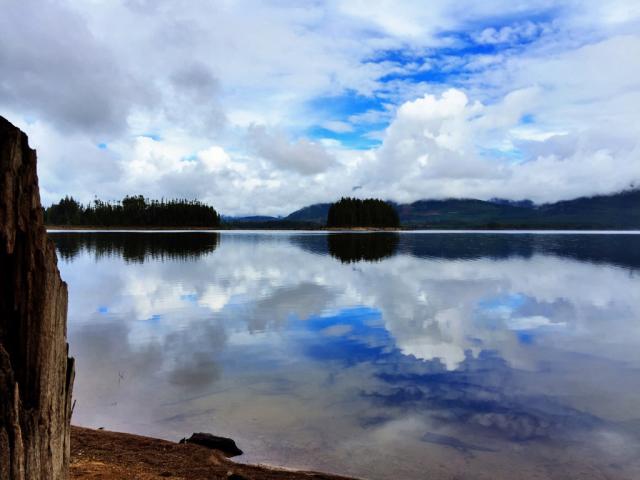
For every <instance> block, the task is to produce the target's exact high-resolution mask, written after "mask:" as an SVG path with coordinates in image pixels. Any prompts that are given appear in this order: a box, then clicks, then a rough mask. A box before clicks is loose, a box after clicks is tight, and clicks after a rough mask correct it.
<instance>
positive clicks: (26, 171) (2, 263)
mask: <svg viewBox="0 0 640 480" xmlns="http://www.w3.org/2000/svg"><path fill="white" fill-rule="evenodd" d="M66 322H67V286H66V284H65V283H64V282H63V281H62V279H61V278H60V273H59V272H58V267H57V261H56V253H55V249H54V246H53V243H52V242H51V240H49V239H48V238H47V233H46V230H45V227H44V222H43V214H42V207H41V204H40V192H39V189H38V177H37V173H36V152H35V151H34V150H32V149H31V148H29V143H28V139H27V136H26V135H25V134H24V133H23V132H21V131H20V130H19V129H18V128H16V127H15V126H13V125H12V124H11V123H9V122H8V121H7V120H6V119H4V118H2V117H0V479H2V480H4V479H9V480H39V479H54V480H58V479H65V478H67V476H68V469H69V432H70V427H69V421H70V417H71V389H72V384H73V376H74V366H73V359H70V358H68V345H67V343H66Z"/></svg>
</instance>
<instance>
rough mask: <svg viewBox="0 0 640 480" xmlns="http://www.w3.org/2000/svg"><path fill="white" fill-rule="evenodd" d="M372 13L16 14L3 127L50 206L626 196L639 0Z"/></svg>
mask: <svg viewBox="0 0 640 480" xmlns="http://www.w3.org/2000/svg"><path fill="white" fill-rule="evenodd" d="M365 3H366V5H365ZM365 3H363V2H361V1H349V2H339V3H338V2H334V1H331V0H327V1H326V2H310V3H309V4H305V5H304V8H302V7H300V6H299V5H298V4H295V5H287V3H286V2H275V3H269V2H267V3H263V4H260V5H256V4H255V3H250V4H248V3H245V2H244V1H239V2H192V3H190V4H189V5H188V6H187V7H185V6H184V5H178V4H174V3H173V2H145V1H122V2H117V1H115V2H89V3H77V2H68V1H64V0H61V1H57V2H50V1H46V2H44V3H43V2H35V1H33V0H25V1H18V0H9V1H8V2H6V5H4V10H3V15H2V16H1V17H0V70H2V72H3V81H2V84H1V85H0V112H2V114H3V115H6V116H7V117H8V118H9V119H10V120H11V121H13V122H14V123H17V124H19V125H20V126H21V127H22V128H23V129H25V130H26V131H27V133H28V134H29V135H30V138H31V141H32V144H33V145H34V146H36V147H37V148H38V150H39V159H40V182H41V186H42V188H43V198H44V200H45V203H49V202H51V201H54V200H57V199H58V198H59V197H60V196H63V195H65V194H72V195H75V196H77V197H79V198H81V199H82V200H84V201H87V200H90V199H91V198H92V197H93V196H94V194H97V195H98V196H100V197H103V198H110V199H113V198H117V197H120V196H122V195H124V194H127V193H135V192H140V193H143V194H146V195H152V196H164V197H169V196H178V195H179V196H187V197H198V198H200V199H203V200H206V201H211V202H213V203H214V204H215V206H216V207H217V208H218V209H219V210H221V211H222V212H223V213H228V214H238V213H249V212H253V213H270V214H286V213H288V212H290V211H292V210H294V209H295V208H298V207H301V206H304V205H305V204H309V203H313V202H317V201H328V200H332V199H335V198H336V197H338V196H340V195H344V194H348V193H350V192H351V189H352V188H353V186H354V185H362V186H363V188H362V189H360V190H359V194H362V195H373V196H382V197H386V198H392V199H395V200H399V201H407V200H415V199H419V198H425V197H441V196H465V197H469V196H477V197H481V198H488V197H493V196H503V197H518V198H521V197H524V196H530V197H532V198H533V199H535V200H538V201H551V200H556V199H560V198H569V197H572V196H575V195H588V194H593V193H607V192H610V191H613V190H618V189H621V188H625V187H627V186H628V185H630V184H631V183H633V182H637V181H638V178H639V176H640V175H639V174H638V168H639V167H638V164H639V161H638V138H640V122H639V121H638V105H640V93H639V92H640V83H639V82H640V80H638V79H640V60H639V58H640V55H638V54H637V52H638V51H640V36H639V35H638V33H637V32H638V28H637V27H638V26H639V25H640V24H639V22H640V12H638V8H637V6H636V5H635V3H634V2H629V1H623V0H616V1H615V2H609V3H607V4H606V5H605V4H602V3H601V2H596V1H589V2H577V1H573V0H567V1H565V2H562V3H561V5H560V6H558V4H557V2H550V1H547V0H535V1H532V2H526V3H522V2H506V1H500V0H492V1H489V2H482V3H478V2H457V3H452V2H449V1H440V0H438V1H435V2H429V4H428V5H427V4H425V3H424V2H419V1H410V2H403V3H402V4H401V5H398V4H397V2H387V1H383V0H380V1H374V2H365ZM365 6H366V8H365ZM495 12H501V15H499V16H498V17H496V15H495ZM541 18H542V19H543V20H539V19H541ZM213 25H215V28H213V27H212V26H213ZM246 32H251V35H247V34H245V33H246ZM17 39H20V40H19V41H18V40H17ZM474 41H475V42H480V43H483V44H485V45H489V46H490V48H489V49H483V50H482V53H481V54H479V53H473V49H471V50H468V49H467V50H463V51H462V53H459V54H457V53H456V48H459V47H467V46H469V44H470V42H474ZM443 46H446V47H447V48H448V50H446V51H442V50H440V48H441V47H443ZM492 49H495V50H492ZM469 52H471V53H469ZM407 75H418V76H419V77H420V80H419V81H417V80H416V78H414V77H412V78H408V77H407ZM432 77H433V79H432ZM447 92H448V93H447ZM340 95H347V96H348V98H352V99H354V102H355V103H354V104H356V105H357V108H356V109H355V110H352V107H353V105H351V104H349V102H348V101H347V104H346V105H345V103H344V99H342V98H340V99H339V101H337V102H334V101H333V100H332V99H333V98H336V96H338V97H339V96H340ZM369 102H370V105H369V104H368V103H369ZM524 116H527V118H529V119H530V121H528V122H522V121H521V119H522V117H524ZM317 127H324V128H327V129H329V130H331V131H333V132H336V133H345V134H346V133H348V134H350V135H348V137H349V139H350V141H351V137H354V138H355V139H356V140H357V139H358V135H359V136H360V138H361V139H362V140H363V141H364V143H366V140H367V139H375V140H382V145H381V146H380V147H371V148H370V149H369V150H351V149H350V148H347V147H345V146H341V145H340V144H337V143H336V142H335V141H328V140H326V139H322V138H313V137H311V138H310V133H309V132H313V131H317ZM356 127H357V128H356ZM356 132H357V135H356ZM150 137H151V138H155V139H156V140H152V139H151V138H150ZM103 143H104V144H106V145H107V148H106V149H100V148H97V145H98V144H103ZM354 144H355V143H354ZM206 152H208V153H206Z"/></svg>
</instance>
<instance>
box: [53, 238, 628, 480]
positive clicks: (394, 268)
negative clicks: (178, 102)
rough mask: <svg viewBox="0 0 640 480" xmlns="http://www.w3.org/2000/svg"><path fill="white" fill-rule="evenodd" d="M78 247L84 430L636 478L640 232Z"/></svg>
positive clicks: (341, 463) (328, 464)
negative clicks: (204, 433)
mask: <svg viewBox="0 0 640 480" xmlns="http://www.w3.org/2000/svg"><path fill="white" fill-rule="evenodd" d="M67 235H78V239H77V240H78V242H79V243H80V244H81V248H76V249H75V250H74V251H75V252H77V253H75V254H74V255H67V256H65V257H63V260H62V261H61V262H60V266H61V270H62V273H63V277H64V278H65V279H66V280H67V282H68V283H69V286H70V317H69V337H70V342H71V349H72V353H73V354H74V355H75V356H76V357H77V359H78V379H77V382H76V389H75V390H76V398H77V399H78V406H77V408H76V412H75V417H74V421H75V422H76V423H80V424H86V425H94V426H104V427H106V428H112V429H119V430H125V431H133V432H138V433H142V434H151V435H159V436H164V437H167V438H173V439H176V438H179V437H181V436H184V435H185V434H187V433H190V432H191V431H195V430H198V431H200V430H209V431H212V432H215V433H218V434H223V435H231V436H233V437H235V438H236V439H237V440H238V441H239V442H240V444H241V445H242V446H243V447H245V448H243V449H244V450H245V451H247V452H248V457H247V460H250V461H263V462H270V463H279V464H285V465H288V466H300V467H311V468H321V469H322V468H324V469H328V470H332V471H336V470H338V471H341V472H344V473H347V474H354V475H361V476H366V477H369V478H397V475H399V474H400V473H401V474H402V476H403V478H424V475H426V474H430V475H433V476H437V475H441V476H442V478H451V477H453V476H455V475H462V474H463V473H464V472H469V471H477V472H482V473H485V474H490V475H492V476H493V478H509V477H508V475H509V472H511V471H512V469H513V468H514V467H513V466H514V465H517V466H518V467H517V468H518V469H519V471H520V472H521V478H534V477H535V475H540V476H542V478H555V477H558V478H560V477H562V475H563V474H565V476H570V475H569V473H570V472H571V468H572V467H573V468H577V466H578V465H580V468H581V469H582V471H584V472H586V475H587V478H591V477H592V478H600V477H599V476H598V475H601V474H602V472H605V473H606V474H607V475H609V476H610V477H611V478H634V475H635V474H636V473H638V472H639V469H640V464H639V461H638V460H637V455H636V453H637V451H639V448H640V438H639V437H640V434H639V431H640V426H639V424H638V418H640V409H639V408H638V405H640V384H639V383H638V382H637V378H638V370H640V349H639V348H638V346H639V345H640V321H639V319H640V288H639V287H640V280H639V277H638V268H640V267H639V264H638V260H637V258H635V256H636V255H637V254H636V253H635V252H638V251H640V249H638V247H639V246H640V245H639V244H640V236H626V235H624V236H615V237H614V236H608V235H600V236H595V235H591V236H590V235H578V236H570V235H566V236H564V235H563V236H552V235H540V236H533V235H500V234H496V235H486V236H479V235H475V236H474V235H464V234H451V235H436V234H428V235H427V234H400V235H396V236H395V237H394V240H393V242H391V243H392V244H393V245H391V246H392V248H391V250H389V248H388V246H389V245H390V243H389V242H387V243H386V244H385V245H386V246H384V248H382V247H380V248H378V247H377V246H375V245H373V246H372V245H371V242H369V241H365V244H366V245H365V246H364V247H363V248H364V250H365V251H364V252H363V253H362V254H359V253H358V252H357V251H356V252H354V249H356V250H357V248H358V245H363V243H362V242H360V241H359V240H358V239H356V240H354V238H353V236H351V237H340V234H330V235H326V234H299V233H295V234H280V233H272V234H268V233H264V234H250V233H239V234H233V233H222V234H221V235H220V238H219V239H217V238H215V239H207V238H206V237H200V240H197V242H198V244H200V243H202V244H203V245H205V244H206V245H215V247H214V248H204V249H201V248H198V249H197V252H198V253H197V255H190V254H189V253H188V252H185V253H184V254H174V255H162V254H160V253H159V251H158V250H157V249H156V254H155V255H150V256H143V257H142V259H143V261H137V262H130V261H128V259H127V258H126V256H125V255H123V254H118V253H117V252H118V248H111V247H109V246H108V245H107V246H105V245H104V243H105V242H108V240H100V241H94V240H92V241H91V242H86V243H84V244H83V243H82V238H83V237H82V236H83V235H84V234H67ZM95 235H100V234H95ZM127 235H128V234H127ZM154 235H163V236H166V237H167V238H165V239H160V237H154V238H155V239H160V241H157V242H156V243H155V245H156V246H157V245H162V244H167V245H173V246H174V247H172V248H175V245H188V244H189V242H190V241H186V242H184V241H183V240H184V239H180V240H178V239H177V238H176V236H179V235H187V236H188V235H192V234H171V235H170V234H154ZM199 235H204V234H199ZM352 235H353V234H352ZM357 235H361V236H362V238H366V236H367V235H368V234H357ZM394 235H395V234H394ZM54 238H55V236H54ZM149 238H152V237H149ZM178 238H179V237H178ZM372 238H373V237H372ZM174 240H175V241H174ZM343 240H344V242H346V243H345V244H344V245H343V244H341V241H343ZM115 241H117V242H119V244H120V245H123V244H126V243H127V240H126V237H121V238H118V239H117V240H115ZM136 241H138V240H136ZM607 241H610V242H611V243H613V244H615V246H616V248H615V249H614V248H609V247H608V248H604V249H602V255H601V256H598V252H599V251H600V249H601V247H602V245H603V243H606V242H607ZM98 243H100V245H102V247H101V248H102V249H103V250H104V249H106V250H108V251H112V252H115V253H114V254H113V255H110V256H97V255H95V252H94V250H93V247H92V245H97V244H98ZM145 248H146V247H144V246H143V248H142V251H144V250H145ZM157 248H161V247H157ZM184 248H185V249H186V250H188V249H189V248H190V247H188V246H186V247H184ZM122 249H124V246H123V247H122ZM122 249H120V250H121V251H123V250H122ZM136 249H137V250H138V251H139V250H140V248H138V247H136ZM383 250H384V254H383V255H381V256H377V258H373V257H375V255H374V256H372V255H371V254H370V253H371V252H376V251H383ZM336 252H347V253H348V260H347V263H343V262H345V259H344V258H342V257H343V256H344V255H347V253H344V254H340V255H338V254H337V253H336ZM625 252H627V253H628V255H627V256H626V257H625ZM329 253H330V254H331V255H329ZM333 256H336V257H337V258H333ZM138 258H140V257H138ZM345 258H346V257H345ZM363 260H375V261H373V262H371V261H363ZM478 446H482V449H479V448H476V447H478ZM318 449H322V451H323V452H324V454H323V458H318V456H317V455H316V454H315V452H317V450H318ZM372 459H373V460H372ZM589 475H590V476H591V477H589Z"/></svg>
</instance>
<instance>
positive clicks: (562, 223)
mask: <svg viewBox="0 0 640 480" xmlns="http://www.w3.org/2000/svg"><path fill="white" fill-rule="evenodd" d="M330 205H331V204H330V203H317V204H314V205H309V206H308V207H304V208H301V209H300V210H296V211H295V212H293V213H291V214H290V215H288V216H287V217H284V218H280V219H276V218H274V217H245V218H259V219H264V220H260V221H253V222H247V225H249V224H251V225H254V226H256V227H258V226H264V227H266V228H276V227H277V228H281V227H284V228H297V227H296V225H302V226H304V227H305V228H313V227H315V228H318V227H321V226H324V225H325V224H326V221H327V214H328V212H329V207H330ZM392 205H394V207H395V208H396V210H397V211H398V214H399V216H400V223H401V225H402V226H403V227H406V228H432V229H465V228H466V229H510V228H511V229H622V230H625V229H640V189H634V190H627V191H624V192H620V193H615V194H610V195H598V196H594V197H581V198H576V199H573V200H565V201H561V202H555V203H547V204H543V205H535V204H534V203H533V202H532V201H531V200H521V201H512V200H505V199H499V198H494V199H491V200H489V201H484V200H474V199H447V200H419V201H417V202H413V203H406V204H395V203H392ZM269 219H272V220H269ZM223 221H224V222H226V219H225V218H223ZM234 223H235V225H239V224H240V223H241V222H234ZM258 224H259V225H258Z"/></svg>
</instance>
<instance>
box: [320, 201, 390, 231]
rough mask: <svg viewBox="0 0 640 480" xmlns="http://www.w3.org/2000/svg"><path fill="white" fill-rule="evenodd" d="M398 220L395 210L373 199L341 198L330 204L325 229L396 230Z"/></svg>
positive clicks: (387, 204) (385, 203)
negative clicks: (363, 228)
mask: <svg viewBox="0 0 640 480" xmlns="http://www.w3.org/2000/svg"><path fill="white" fill-rule="evenodd" d="M399 226H400V219H399V217H398V212H396V210H395V208H393V206H392V205H390V204H389V203H387V202H384V201H382V200H378V199H375V198H368V199H365V200H361V199H358V198H341V199H340V201H339V202H335V203H333V204H331V206H330V207H329V213H328V215H327V227H374V228H397V227H399Z"/></svg>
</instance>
